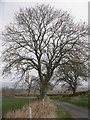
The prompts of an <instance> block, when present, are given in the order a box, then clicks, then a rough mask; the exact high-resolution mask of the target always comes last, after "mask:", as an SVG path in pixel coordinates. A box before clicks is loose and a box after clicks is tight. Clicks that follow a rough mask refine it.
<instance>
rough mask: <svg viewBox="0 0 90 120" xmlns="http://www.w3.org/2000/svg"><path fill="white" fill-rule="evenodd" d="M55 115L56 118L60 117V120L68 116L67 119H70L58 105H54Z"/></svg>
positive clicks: (68, 115)
mask: <svg viewBox="0 0 90 120" xmlns="http://www.w3.org/2000/svg"><path fill="white" fill-rule="evenodd" d="M56 115H57V118H61V119H60V120H63V119H64V120H65V118H68V120H72V117H71V115H70V114H69V113H68V112H67V111H66V110H64V109H63V108H62V107H60V106H56Z"/></svg>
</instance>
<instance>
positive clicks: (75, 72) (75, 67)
mask: <svg viewBox="0 0 90 120" xmlns="http://www.w3.org/2000/svg"><path fill="white" fill-rule="evenodd" d="M57 73H58V76H57V78H58V79H57V80H56V83H57V84H59V83H62V87H65V88H66V89H67V90H71V91H72V93H73V95H75V93H76V90H77V88H78V86H81V85H82V82H83V81H87V77H88V69H87V65H86V64H85V63H84V62H82V61H81V60H80V59H78V58H74V59H73V60H70V61H69V63H67V64H65V65H62V66H60V68H59V69H58V72H57Z"/></svg>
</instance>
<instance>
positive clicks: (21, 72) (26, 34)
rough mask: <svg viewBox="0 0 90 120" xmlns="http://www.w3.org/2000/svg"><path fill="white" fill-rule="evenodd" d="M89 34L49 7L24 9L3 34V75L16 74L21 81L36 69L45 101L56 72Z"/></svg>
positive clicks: (65, 15) (70, 19) (59, 11)
mask: <svg viewBox="0 0 90 120" xmlns="http://www.w3.org/2000/svg"><path fill="white" fill-rule="evenodd" d="M86 32H87V28H86V25H85V23H81V24H78V23H75V22H74V21H73V19H72V17H71V16H70V15H69V14H68V13H67V12H66V11H62V10H55V9H54V8H52V7H50V6H49V5H37V6H36V7H34V8H26V9H20V11H19V12H18V13H16V14H15V22H14V23H12V24H10V25H9V26H7V28H6V31H5V32H3V34H2V35H3V37H2V41H3V42H4V46H3V50H4V51H3V61H4V69H3V74H9V73H11V72H14V74H15V73H16V75H18V77H19V81H21V80H25V76H26V74H27V72H28V71H29V72H30V71H32V70H33V69H35V70H36V71H37V73H38V77H39V80H40V94H41V97H42V98H43V97H44V96H45V94H46V91H47V88H48V84H49V83H50V80H51V78H52V76H53V74H54V72H55V70H56V69H57V68H58V66H60V65H63V64H66V63H68V62H69V53H70V51H71V50H73V51H74V46H77V45H78V46H79V44H78V43H79V42H82V41H84V40H85V39H86Z"/></svg>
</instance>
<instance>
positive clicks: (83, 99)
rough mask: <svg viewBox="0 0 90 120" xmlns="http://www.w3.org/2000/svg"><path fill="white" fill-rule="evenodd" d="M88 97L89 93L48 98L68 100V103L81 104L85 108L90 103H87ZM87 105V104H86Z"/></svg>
mask: <svg viewBox="0 0 90 120" xmlns="http://www.w3.org/2000/svg"><path fill="white" fill-rule="evenodd" d="M88 97H90V95H78V96H72V97H71V96H64V97H62V96H59V95H58V96H51V97H50V98H51V99H53V100H59V101H63V102H68V103H72V104H75V105H78V106H82V107H85V108H88V107H89V108H90V105H89V104H88ZM88 105H89V106H88Z"/></svg>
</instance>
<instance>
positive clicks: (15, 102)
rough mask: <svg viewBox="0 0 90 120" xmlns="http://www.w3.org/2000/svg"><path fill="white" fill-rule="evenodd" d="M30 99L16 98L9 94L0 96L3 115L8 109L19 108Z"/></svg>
mask: <svg viewBox="0 0 90 120" xmlns="http://www.w3.org/2000/svg"><path fill="white" fill-rule="evenodd" d="M29 101H32V100H31V99H30V98H16V97H10V96H6V97H5V96H3V97H2V113H3V115H4V114H6V113H7V112H9V111H13V110H15V109H18V108H21V107H22V106H23V105H25V104H26V103H29Z"/></svg>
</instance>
